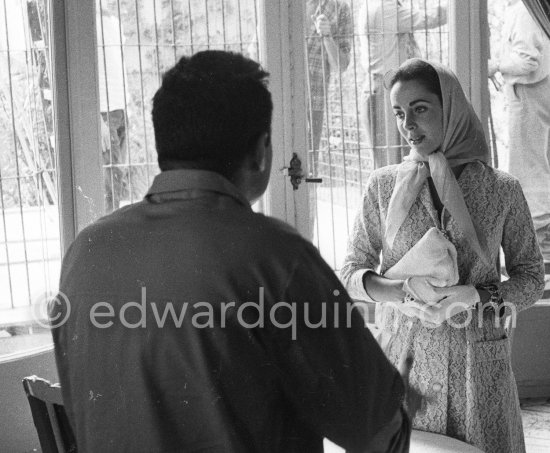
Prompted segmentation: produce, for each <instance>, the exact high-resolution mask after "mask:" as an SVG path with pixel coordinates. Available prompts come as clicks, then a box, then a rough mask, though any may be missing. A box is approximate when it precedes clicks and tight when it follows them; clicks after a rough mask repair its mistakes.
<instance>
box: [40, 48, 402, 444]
mask: <svg viewBox="0 0 550 453" xmlns="http://www.w3.org/2000/svg"><path fill="white" fill-rule="evenodd" d="M267 76H268V74H267V73H266V72H264V71H263V70H262V69H261V67H260V66H259V65H258V64H257V63H256V62H254V61H252V60H249V59H247V58H245V57H243V56H242V55H239V54H233V53H228V52H223V51H204V52H199V53H197V54H195V55H193V56H192V57H183V58H181V60H180V61H179V62H178V63H177V64H176V66H175V67H173V68H172V69H170V70H169V71H168V72H167V73H166V74H165V75H164V77H163V81H162V86H161V87H160V89H159V90H158V91H157V93H156V94H155V96H154V100H153V124H154V128H155V138H156V146H157V152H158V162H159V166H160V168H161V170H162V172H161V173H160V174H159V175H158V176H156V178H155V180H154V181H153V184H152V186H151V187H150V189H149V191H148V193H147V195H146V196H145V199H144V200H143V201H141V202H139V203H136V204H134V205H130V206H126V207H124V208H122V209H120V210H118V211H116V212H114V213H112V214H110V215H108V216H105V217H103V218H102V219H100V220H99V221H97V222H96V223H94V224H93V225H91V226H89V227H87V228H86V229H84V230H83V231H82V232H81V233H80V234H79V235H78V236H77V238H76V239H75V241H74V242H73V244H72V245H71V246H70V248H69V250H68V251H67V253H66V255H65V257H64V260H63V267H62V273H61V281H60V296H61V295H63V296H64V297H65V298H66V299H65V300H68V301H69V302H68V303H69V304H70V309H71V310H70V312H69V311H68V310H67V308H66V306H62V305H60V304H57V305H52V306H51V312H50V314H51V319H52V320H53V319H58V320H59V319H66V321H65V322H64V323H63V322H62V323H60V325H58V326H57V327H56V326H52V333H53V338H54V342H55V353H56V361H57V366H58V369H59V376H60V381H61V385H62V392H63V398H64V402H65V406H66V409H67V413H68V416H69V420H70V422H71V425H72V426H73V429H74V431H75V436H76V441H77V446H78V449H79V451H90V452H96V451H97V452H99V451H106V452H109V451H116V452H122V451H129V452H152V451H155V452H168V451H170V452H172V451H186V452H188V451H204V452H222V451H223V452H259V451H261V452H321V451H323V444H322V442H323V438H324V437H326V438H329V439H330V440H332V441H333V442H334V443H336V444H339V445H341V446H342V447H344V448H346V449H347V450H348V451H352V452H355V451H369V452H378V451H380V452H382V451H392V452H393V451H395V452H401V451H408V444H409V436H410V428H409V421H408V416H407V415H406V413H405V412H404V411H403V408H402V400H403V396H404V386H403V382H402V380H401V378H400V376H399V373H398V372H397V370H396V369H395V368H393V367H392V366H391V365H390V363H389V362H388V361H387V360H386V358H385V356H384V355H383V352H382V351H381V349H380V348H379V347H378V345H377V343H376V341H375V340H374V339H373V338H372V336H371V335H370V333H369V331H368V329H366V328H365V326H364V322H363V319H362V317H361V316H360V315H359V313H358V312H357V311H355V310H353V311H352V310H349V307H350V306H351V304H350V302H349V297H348V295H347V294H346V292H345V290H344V288H343V287H342V285H341V284H340V282H339V281H338V279H337V278H336V276H335V274H334V273H333V272H332V270H331V269H330V268H329V266H328V265H327V264H326V263H325V262H324V261H323V260H322V258H321V257H320V255H319V253H318V251H317V250H316V249H315V248H314V247H313V246H312V245H311V244H310V243H309V242H307V241H306V240H304V239H303V238H301V237H300V236H299V234H298V233H297V232H296V231H295V230H294V229H292V228H291V227H289V226H288V225H286V224H284V223H282V222H279V221H277V220H275V219H272V218H269V217H265V216H264V215H262V214H258V213H255V212H253V211H252V209H251V206H250V205H251V203H253V202H254V201H255V200H257V199H258V198H259V197H260V196H261V195H262V194H263V193H264V191H265V189H266V187H267V184H268V180H269V174H270V167H271V155H272V149H271V139H270V130H271V115H272V102H271V95H270V93H269V91H268V89H267V86H266V83H267V82H266V79H267ZM59 300H61V298H59ZM247 302H248V304H247ZM292 307H294V308H292ZM262 312H263V313H264V314H263V315H262ZM58 316H59V317H58ZM347 318H348V319H347ZM323 320H325V321H326V325H325V326H316V327H315V324H317V323H318V322H320V321H321V322H322V321H323ZM334 326H338V327H334ZM410 365H411V364H410V362H408V363H407V366H406V367H405V368H406V369H405V370H404V372H407V370H408V369H410Z"/></svg>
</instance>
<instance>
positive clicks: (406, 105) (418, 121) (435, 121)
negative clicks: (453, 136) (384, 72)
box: [390, 80, 443, 156]
mask: <svg viewBox="0 0 550 453" xmlns="http://www.w3.org/2000/svg"><path fill="white" fill-rule="evenodd" d="M390 100H391V104H392V107H393V113H394V114H395V118H396V120H397V128H398V129H399V132H400V133H401V135H402V136H403V137H404V138H405V140H407V143H408V144H409V146H410V147H411V148H412V149H413V150H415V151H416V152H418V153H419V154H421V155H423V156H428V155H430V154H431V153H433V152H434V151H436V150H437V149H439V148H440V147H441V144H442V143H443V108H442V107H441V102H440V101H439V98H438V97H437V95H436V94H434V93H432V92H431V91H429V90H428V89H427V88H425V87H424V85H422V84H421V83H419V82H418V81H416V80H407V81H404V82H402V81H398V82H396V83H395V85H394V86H393V87H392V89H391V91H390Z"/></svg>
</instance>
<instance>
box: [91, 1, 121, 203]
mask: <svg viewBox="0 0 550 453" xmlns="http://www.w3.org/2000/svg"><path fill="white" fill-rule="evenodd" d="M96 30H97V66H98V76H99V77H98V80H99V110H100V112H101V118H102V121H103V124H102V125H101V128H102V135H103V140H102V154H103V169H104V182H105V212H107V213H109V212H111V211H113V210H115V209H118V208H119V206H120V201H121V200H122V199H125V198H126V193H127V191H128V190H127V189H128V188H127V187H126V186H127V181H126V179H127V174H128V171H127V170H128V169H127V160H128V152H127V149H126V111H125V110H126V102H125V90H124V82H125V76H124V65H123V60H122V44H123V43H124V35H123V33H122V29H121V25H120V22H119V20H118V17H116V16H115V15H112V14H110V13H109V12H108V11H107V10H106V9H105V8H103V9H102V10H101V11H100V10H99V8H98V9H97V13H96ZM107 134H109V137H110V140H109V139H106V137H107Z"/></svg>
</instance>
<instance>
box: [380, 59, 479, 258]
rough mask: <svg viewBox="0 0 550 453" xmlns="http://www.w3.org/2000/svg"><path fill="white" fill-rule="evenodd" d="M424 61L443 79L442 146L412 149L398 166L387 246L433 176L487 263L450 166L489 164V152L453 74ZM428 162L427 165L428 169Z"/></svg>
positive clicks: (460, 225) (462, 226) (473, 114)
mask: <svg viewBox="0 0 550 453" xmlns="http://www.w3.org/2000/svg"><path fill="white" fill-rule="evenodd" d="M415 60H417V61H418V60H419V59H417V58H413V59H411V60H407V61H405V62H404V63H403V64H402V65H401V67H403V66H405V65H408V64H410V63H411V62H414V61H415ZM421 61H425V60H421ZM425 62H426V63H428V64H429V65H431V66H432V67H433V68H434V69H435V70H436V72H437V75H438V76H439V83H440V86H441V97H442V104H443V132H444V135H443V144H442V145H441V148H440V149H439V150H438V151H436V152H434V153H432V154H430V155H429V156H427V157H424V156H422V155H420V154H419V153H417V152H416V151H413V150H411V152H410V153H409V155H408V156H407V157H405V159H404V162H403V163H402V164H401V165H400V166H399V169H398V172H397V179H396V183H395V188H394V190H393V193H392V196H391V199H390V203H389V206H388V215H387V219H386V233H385V237H386V241H387V243H388V245H389V246H390V248H391V247H392V246H393V243H394V240H395V236H396V235H397V232H398V230H399V228H400V227H401V225H402V224H403V222H404V221H405V219H406V217H407V215H408V213H409V210H410V209H411V206H412V205H413V203H414V201H415V199H416V197H417V196H418V194H419V193H420V190H421V189H422V186H423V184H424V182H425V181H426V179H427V178H428V177H429V176H431V177H432V179H433V182H434V186H435V189H436V191H437V194H438V195H439V198H440V200H441V202H442V203H443V205H444V206H445V209H446V210H447V211H448V212H449V213H450V214H451V216H452V217H453V219H455V221H456V222H457V223H458V225H459V227H460V229H461V230H462V232H463V233H464V235H465V237H466V239H467V241H468V243H469V244H470V246H471V247H472V249H473V250H474V251H475V252H476V253H477V254H478V255H479V256H480V257H481V258H482V259H483V260H485V261H487V260H488V254H487V245H486V240H485V238H484V237H483V235H482V234H481V233H480V231H479V229H478V227H477V226H476V225H474V223H473V221H472V218H471V217H470V213H469V212H468V208H467V207H466V203H465V201H464V197H463V195H462V191H461V190H460V187H459V185H458V182H457V180H456V178H455V176H454V174H453V172H452V171H451V168H452V167H455V166H458V165H462V164H465V163H468V162H474V161H481V162H487V160H488V158H489V149H488V146H487V142H486V140H485V134H484V132H483V127H482V126H481V122H480V121H479V118H478V117H477V115H476V114H475V112H474V109H473V107H472V105H471V104H470V102H469V101H468V100H467V99H466V95H465V94H464V91H463V90H462V87H461V86H460V82H459V81H458V79H457V77H456V76H455V75H454V73H453V72H452V71H451V70H449V69H448V68H446V67H444V66H442V65H441V64H439V63H434V62H428V61H425ZM426 161H427V162H428V165H425V164H424V162H426Z"/></svg>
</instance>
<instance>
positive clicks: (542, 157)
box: [489, 0, 550, 262]
mask: <svg viewBox="0 0 550 453" xmlns="http://www.w3.org/2000/svg"><path fill="white" fill-rule="evenodd" d="M501 43H502V48H501V49H500V54H499V57H498V58H497V59H495V60H490V61H489V76H493V75H494V74H495V73H496V72H497V71H500V73H501V74H502V77H503V79H504V81H505V85H504V92H505V96H506V103H507V108H508V134H509V137H508V140H509V141H508V149H509V170H508V171H509V172H510V173H511V174H512V175H514V176H515V177H517V178H518V179H519V181H520V183H521V186H522V188H523V192H524V193H525V197H526V198H527V203H528V204H529V209H530V210H531V215H532V217H533V223H534V224H535V229H536V232H537V238H538V241H539V245H540V247H541V251H542V253H543V257H544V260H545V262H550V77H548V76H549V74H550V39H549V38H548V37H547V36H546V34H545V33H544V31H543V30H542V29H541V27H540V26H539V25H538V24H537V23H536V21H535V20H533V18H532V17H531V15H530V14H529V11H527V8H526V7H525V6H524V5H523V3H522V2H521V1H519V0H509V1H508V6H507V8H506V10H505V16H504V24H503V28H502V39H501Z"/></svg>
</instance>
